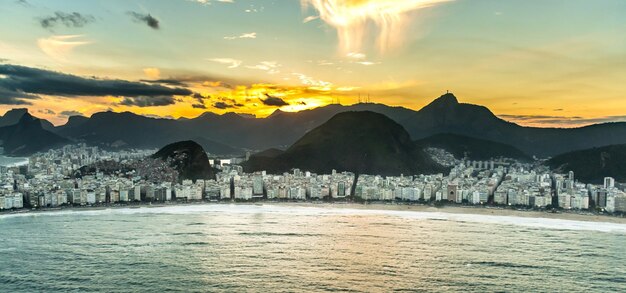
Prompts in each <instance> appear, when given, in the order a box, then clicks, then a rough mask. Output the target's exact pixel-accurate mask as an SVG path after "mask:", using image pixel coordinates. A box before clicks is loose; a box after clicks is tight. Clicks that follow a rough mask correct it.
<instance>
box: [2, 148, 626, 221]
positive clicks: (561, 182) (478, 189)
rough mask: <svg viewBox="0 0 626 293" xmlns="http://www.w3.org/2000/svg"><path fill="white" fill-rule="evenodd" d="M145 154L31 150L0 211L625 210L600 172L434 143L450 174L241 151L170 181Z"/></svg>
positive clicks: (5, 185) (6, 186) (16, 169)
mask: <svg viewBox="0 0 626 293" xmlns="http://www.w3.org/2000/svg"><path fill="white" fill-rule="evenodd" d="M153 152H154V151H153V150H129V151H118V152H111V151H105V150H102V149H99V148H98V147H91V146H86V145H84V144H81V145H68V146H65V147H63V148H60V149H54V150H49V151H47V152H43V153H38V154H35V155H33V156H31V157H29V158H28V162H24V164H16V165H12V166H3V167H2V168H1V177H0V180H1V183H2V189H1V191H0V210H4V211H7V210H19V209H39V208H55V207H62V206H98V205H110V204H123V203H128V204H130V203H133V202H146V203H163V202H170V201H172V202H173V201H185V202H188V201H254V200H274V201H278V200H291V201H305V200H328V201H347V200H349V201H355V202H360V201H368V202H406V203H424V204H426V203H428V204H434V205H440V204H445V203H456V204H464V205H490V206H503V207H507V206H511V207H516V208H520V209H544V210H559V209H563V210H573V211H592V212H605V213H623V212H626V193H624V190H623V188H620V187H619V186H618V185H616V183H615V180H614V179H613V178H610V177H607V178H605V180H604V184H603V185H592V184H585V183H583V182H578V181H577V180H576V177H575V174H574V173H573V172H569V173H568V174H556V173H552V172H550V171H549V169H548V168H547V167H544V166H542V165H541V164H538V163H537V164H533V163H521V162H518V161H515V160H512V159H503V158H501V159H495V160H489V161H469V160H458V159H455V158H454V157H453V156H452V155H451V154H449V153H447V152H445V151H444V150H441V149H429V150H428V152H429V154H430V155H431V156H433V158H434V159H436V160H437V161H438V162H439V163H440V164H443V165H446V166H449V167H451V171H450V172H449V174H435V175H409V174H405V175H402V176H395V177H382V176H378V175H365V174H359V175H355V174H353V173H350V172H341V173H340V172H336V171H334V170H333V171H332V173H331V174H314V173H311V172H308V171H305V170H299V169H293V170H292V171H291V172H289V173H284V174H267V173H266V172H264V171H263V172H255V173H244V172H243V168H242V167H241V166H239V165H238V164H239V163H241V162H242V161H243V160H245V159H244V158H231V159H221V160H219V159H210V160H209V161H210V163H211V164H212V166H213V167H214V168H217V169H219V170H220V171H219V172H218V173H217V175H216V179H211V180H201V179H199V180H195V181H192V180H180V181H179V180H178V179H177V176H176V172H175V171H173V170H171V169H170V168H169V167H168V166H167V164H166V163H165V162H163V161H158V160H157V161H155V160H149V159H147V158H148V157H149V155H150V154H152V153H153ZM103 162H109V163H111V164H112V165H111V166H112V167H111V166H107V164H106V163H103ZM84 166H95V167H93V168H94V169H93V170H89V168H85V167H84ZM119 166H128V168H120V167H119ZM100 168H102V169H100ZM111 168H113V170H112V169H111ZM116 168H117V169H116Z"/></svg>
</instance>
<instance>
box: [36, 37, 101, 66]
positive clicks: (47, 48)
mask: <svg viewBox="0 0 626 293" xmlns="http://www.w3.org/2000/svg"><path fill="white" fill-rule="evenodd" d="M82 37H83V36H82V35H59V36H51V37H48V38H41V39H38V40H37V46H38V47H39V49H41V51H43V52H44V53H45V54H46V55H48V56H49V57H51V58H52V59H55V60H59V61H66V60H67V56H68V55H69V54H70V53H72V51H74V49H75V48H76V47H79V46H83V45H89V44H91V42H90V41H81V40H80V39H81V38H82Z"/></svg>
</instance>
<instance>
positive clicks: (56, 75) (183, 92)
mask: <svg viewBox="0 0 626 293" xmlns="http://www.w3.org/2000/svg"><path fill="white" fill-rule="evenodd" d="M0 75H4V78H0V104H12V105H19V104H29V102H28V101H27V100H29V99H37V98H39V97H38V95H52V96H64V97H80V96H118V97H127V98H139V100H145V99H146V97H158V99H157V100H159V101H160V103H163V101H164V99H163V97H164V96H166V97H169V99H171V100H173V98H172V96H174V95H178V96H188V95H192V94H193V92H192V91H190V90H188V89H185V88H180V87H177V88H171V87H166V86H162V85H156V84H147V83H143V82H134V81H126V80H119V79H98V78H93V77H92V78H85V77H80V76H76V75H71V74H65V73H60V72H55V71H49V70H44V69H38V68H32V67H25V66H19V65H10V64H0ZM139 104H141V103H139Z"/></svg>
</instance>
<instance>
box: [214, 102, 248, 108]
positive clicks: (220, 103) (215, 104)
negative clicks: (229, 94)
mask: <svg viewBox="0 0 626 293" xmlns="http://www.w3.org/2000/svg"><path fill="white" fill-rule="evenodd" d="M213 107H215V108H217V109H229V108H237V107H241V104H228V103H225V102H215V103H213Z"/></svg>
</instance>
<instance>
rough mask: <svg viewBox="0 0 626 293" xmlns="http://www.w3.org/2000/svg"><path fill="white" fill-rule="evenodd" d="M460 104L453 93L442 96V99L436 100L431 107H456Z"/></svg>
mask: <svg viewBox="0 0 626 293" xmlns="http://www.w3.org/2000/svg"><path fill="white" fill-rule="evenodd" d="M458 104H459V101H458V100H457V99H456V97H455V96H454V94H453V93H451V92H447V93H445V94H443V95H441V97H439V98H437V99H435V100H434V101H433V102H432V103H430V105H442V106H455V105H458Z"/></svg>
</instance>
